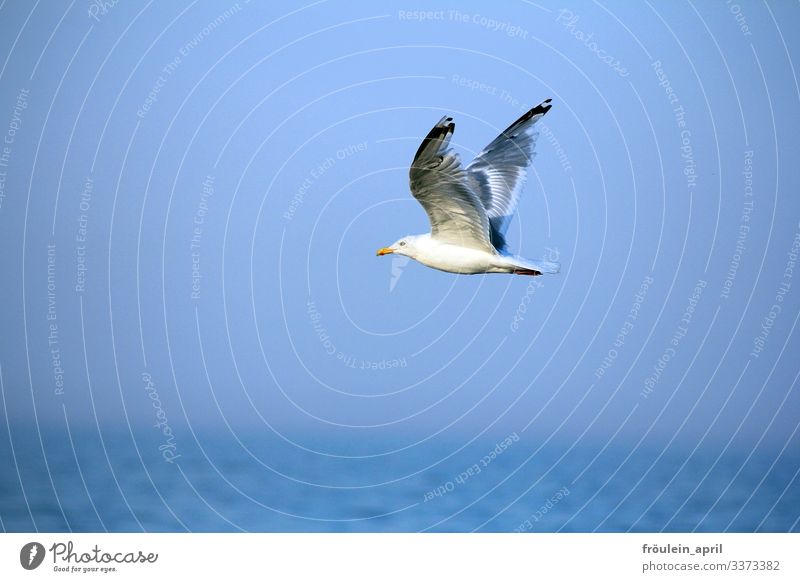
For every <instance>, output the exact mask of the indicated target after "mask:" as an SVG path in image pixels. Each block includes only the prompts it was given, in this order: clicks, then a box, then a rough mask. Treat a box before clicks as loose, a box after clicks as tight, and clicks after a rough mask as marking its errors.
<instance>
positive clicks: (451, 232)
mask: <svg viewBox="0 0 800 582" xmlns="http://www.w3.org/2000/svg"><path fill="white" fill-rule="evenodd" d="M549 110H550V99H548V100H546V101H544V102H542V103H541V104H539V105H537V106H536V107H534V108H533V109H531V110H530V111H528V112H527V113H526V114H525V115H523V116H522V117H520V118H519V119H518V120H517V121H515V122H514V123H512V124H511V125H510V126H509V127H508V129H506V130H505V131H504V132H503V133H501V134H500V135H499V136H497V137H496V138H495V139H494V140H493V141H492V142H491V143H490V144H489V145H488V146H486V148H484V150H483V151H482V152H481V153H479V154H478V155H477V156H476V157H475V159H474V160H472V162H470V163H469V164H468V165H467V167H466V168H463V167H462V166H461V161H460V159H459V156H458V154H456V153H455V152H453V151H452V150H451V149H450V138H451V137H452V135H453V131H454V130H455V123H453V119H452V118H451V117H447V116H445V117H443V118H442V119H441V120H440V121H439V123H437V124H436V125H435V126H434V127H433V129H431V131H430V132H429V133H428V135H427V137H425V139H424V140H422V145H420V147H419V149H418V150H417V154H416V156H414V161H413V162H412V163H411V170H410V172H409V181H410V186H411V193H412V194H413V195H414V198H416V199H417V201H418V202H419V203H420V204H421V205H422V207H423V208H424V209H425V212H426V213H427V214H428V219H429V220H430V223H431V232H430V233H429V234H423V235H416V236H407V237H404V238H402V239H400V240H399V241H397V242H396V243H394V244H393V245H391V246H389V247H385V248H382V249H380V250H378V253H377V254H378V255H385V254H390V253H395V254H400V255H405V256H408V257H411V258H412V259H415V260H417V261H419V262H420V263H422V264H423V265H427V266H428V267H432V268H434V269H439V270H441V271H447V272H449V273H460V274H475V273H515V274H519V275H541V274H542V273H557V272H558V270H559V266H558V263H553V262H549V261H531V260H528V259H524V258H522V257H518V256H515V255H511V254H509V253H508V252H506V243H505V233H506V230H507V229H508V224H509V222H510V221H511V218H512V217H513V215H514V211H515V210H516V205H517V200H518V198H519V194H520V191H521V190H522V186H523V184H524V181H525V177H526V174H527V168H528V165H529V164H530V162H531V160H532V159H533V156H534V146H535V144H536V137H537V134H536V133H535V132H534V131H533V127H534V125H535V124H536V122H537V121H538V120H539V119H540V118H541V117H542V116H543V115H544V114H545V113H547V112H548V111H549Z"/></svg>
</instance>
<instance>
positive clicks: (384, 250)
mask: <svg viewBox="0 0 800 582" xmlns="http://www.w3.org/2000/svg"><path fill="white" fill-rule="evenodd" d="M393 252H394V251H393V250H392V249H390V248H388V247H384V248H382V249H378V252H377V253H375V256H378V257H380V256H382V255H391V254H392V253H393Z"/></svg>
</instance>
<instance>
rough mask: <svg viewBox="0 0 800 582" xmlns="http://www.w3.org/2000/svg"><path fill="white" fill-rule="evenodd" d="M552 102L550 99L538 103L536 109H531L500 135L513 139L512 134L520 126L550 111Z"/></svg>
mask: <svg viewBox="0 0 800 582" xmlns="http://www.w3.org/2000/svg"><path fill="white" fill-rule="evenodd" d="M552 101H553V100H552V99H545V100H544V101H542V102H541V103H539V105H537V106H536V107H533V108H531V109H530V110H529V111H528V112H527V113H525V114H524V115H523V116H522V117H520V118H519V119H517V120H516V121H515V122H514V123H512V124H511V125H509V126H508V128H507V129H506V130H505V131H504V132H503V133H502V135H505V136H507V137H514V135H515V133H514V132H515V131H517V129H519V127H520V126H521V125H523V124H525V123H527V122H528V121H529V120H530V119H532V118H533V117H536V116H537V115H544V114H545V113H547V112H548V111H550V108H551V107H552Z"/></svg>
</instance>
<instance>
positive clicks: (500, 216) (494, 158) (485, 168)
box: [466, 99, 551, 251]
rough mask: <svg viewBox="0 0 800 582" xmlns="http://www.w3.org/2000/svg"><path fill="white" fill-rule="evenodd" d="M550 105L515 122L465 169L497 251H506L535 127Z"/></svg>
mask: <svg viewBox="0 0 800 582" xmlns="http://www.w3.org/2000/svg"><path fill="white" fill-rule="evenodd" d="M550 102H551V100H550V99H547V100H546V101H543V102H542V103H540V104H539V105H537V106H536V107H534V108H533V109H531V110H530V111H528V112H527V113H525V115H523V116H522V117H520V118H519V119H517V120H516V121H515V122H514V123H512V124H511V125H510V126H509V127H508V128H507V129H506V130H505V131H504V132H503V133H501V134H500V135H498V136H497V137H496V138H495V139H494V140H493V141H492V142H491V143H490V144H489V145H488V146H486V147H485V148H484V149H483V151H482V152H481V153H479V154H478V155H477V156H476V157H475V159H474V160H472V162H470V163H469V165H467V167H466V174H467V179H468V181H469V182H470V183H471V184H472V189H473V190H474V191H476V192H477V193H478V196H479V197H480V200H481V202H482V204H483V206H484V208H485V209H486V214H487V216H488V218H489V230H490V233H489V236H490V240H491V242H492V244H493V245H494V246H495V247H496V248H497V250H498V251H501V250H503V249H504V248H505V233H506V230H508V224H509V222H511V218H512V217H513V215H514V212H515V211H516V207H517V200H518V199H519V194H520V192H521V191H522V187H523V185H524V183H525V178H526V176H527V173H528V172H527V170H528V166H529V165H530V163H531V160H533V158H534V156H535V151H534V148H535V146H536V138H537V137H538V134H537V133H535V132H534V131H533V128H534V125H535V124H536V122H537V121H539V119H541V118H542V116H543V115H544V114H545V113H547V112H548V111H549V110H550V107H551V105H550Z"/></svg>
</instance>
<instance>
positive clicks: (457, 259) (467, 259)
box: [415, 244, 496, 275]
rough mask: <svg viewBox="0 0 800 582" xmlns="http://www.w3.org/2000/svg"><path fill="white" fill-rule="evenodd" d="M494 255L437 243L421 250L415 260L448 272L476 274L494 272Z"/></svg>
mask: <svg viewBox="0 0 800 582" xmlns="http://www.w3.org/2000/svg"><path fill="white" fill-rule="evenodd" d="M495 257H496V255H495V254H493V253H488V252H486V251H482V250H478V249H470V248H465V247H459V246H455V245H449V244H439V245H435V246H431V247H430V248H426V249H424V250H421V251H420V252H419V253H418V256H417V257H415V258H416V260H417V261H419V262H420V263H422V264H423V265H425V266H428V267H431V268H433V269H439V270H440V271H447V272H448V273H460V274H465V275H466V274H470V275H471V274H476V273H492V272H496V270H495V269H496V265H495Z"/></svg>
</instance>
